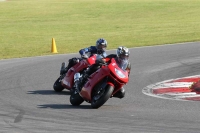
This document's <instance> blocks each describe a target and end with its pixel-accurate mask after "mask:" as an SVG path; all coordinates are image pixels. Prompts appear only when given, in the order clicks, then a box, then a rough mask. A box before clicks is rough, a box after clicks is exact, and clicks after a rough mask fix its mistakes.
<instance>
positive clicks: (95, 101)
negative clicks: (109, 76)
mask: <svg viewBox="0 0 200 133" xmlns="http://www.w3.org/2000/svg"><path fill="white" fill-rule="evenodd" d="M113 90H114V88H113V87H112V86H110V85H106V86H105V87H104V88H103V87H101V86H99V87H97V88H95V89H94V90H93V92H92V101H91V106H92V108H95V109H97V108H99V107H101V106H102V105H103V104H104V103H105V102H106V101H107V100H108V99H109V98H110V97H111V95H112V92H113Z"/></svg>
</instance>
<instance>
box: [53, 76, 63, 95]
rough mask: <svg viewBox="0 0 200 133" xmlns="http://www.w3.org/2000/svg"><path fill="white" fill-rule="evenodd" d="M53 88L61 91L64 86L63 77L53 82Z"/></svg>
mask: <svg viewBox="0 0 200 133" xmlns="http://www.w3.org/2000/svg"><path fill="white" fill-rule="evenodd" d="M53 89H54V90H55V91H56V92H61V91H62V90H63V89H64V87H63V86H62V84H61V79H60V77H59V78H58V79H57V80H56V81H55V83H54V84H53Z"/></svg>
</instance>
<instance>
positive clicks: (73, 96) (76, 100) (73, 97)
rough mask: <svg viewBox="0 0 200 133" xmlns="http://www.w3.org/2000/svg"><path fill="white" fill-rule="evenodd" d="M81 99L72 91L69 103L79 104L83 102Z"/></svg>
mask: <svg viewBox="0 0 200 133" xmlns="http://www.w3.org/2000/svg"><path fill="white" fill-rule="evenodd" d="M83 101H84V100H83V98H82V97H81V96H80V95H79V93H78V92H76V91H74V92H73V94H71V96H70V103H71V104H72V105H73V106H79V105H80V104H81V103H83Z"/></svg>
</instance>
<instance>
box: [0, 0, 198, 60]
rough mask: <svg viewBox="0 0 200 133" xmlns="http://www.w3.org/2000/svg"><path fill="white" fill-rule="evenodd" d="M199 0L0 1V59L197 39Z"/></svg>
mask: <svg viewBox="0 0 200 133" xmlns="http://www.w3.org/2000/svg"><path fill="white" fill-rule="evenodd" d="M199 14H200V1H199V0H9V1H6V2H0V59H6V58H16V57H28V56H38V55H39V56H40V55H49V54H52V53H51V41H52V38H55V41H56V46H57V50H58V53H74V52H78V50H79V49H80V48H83V47H88V46H91V45H95V42H96V40H97V39H98V38H105V39H106V40H107V41H108V49H115V48H117V47H118V46H120V45H124V46H127V47H139V46H148V45H158V44H168V43H178V42H191V41H199V40H200V15H199Z"/></svg>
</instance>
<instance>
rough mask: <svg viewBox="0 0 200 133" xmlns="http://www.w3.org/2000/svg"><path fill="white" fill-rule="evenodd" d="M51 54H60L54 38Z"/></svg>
mask: <svg viewBox="0 0 200 133" xmlns="http://www.w3.org/2000/svg"><path fill="white" fill-rule="evenodd" d="M51 52H52V53H58V52H57V48H56V42H55V39H54V38H52V45H51Z"/></svg>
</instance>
